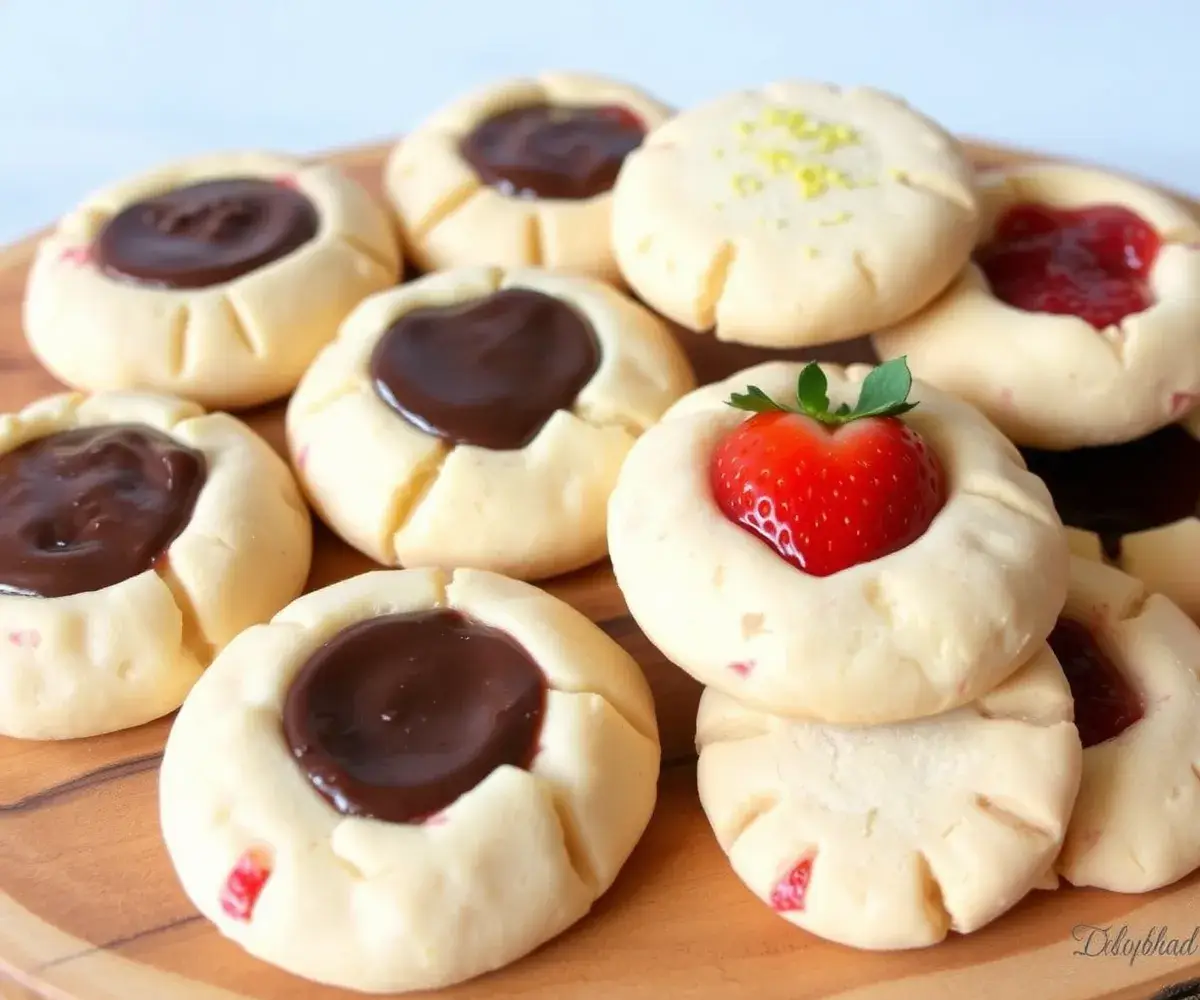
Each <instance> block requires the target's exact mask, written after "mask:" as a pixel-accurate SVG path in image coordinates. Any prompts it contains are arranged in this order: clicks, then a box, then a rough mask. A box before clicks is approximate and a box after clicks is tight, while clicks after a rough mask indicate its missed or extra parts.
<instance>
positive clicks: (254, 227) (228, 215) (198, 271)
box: [93, 177, 319, 288]
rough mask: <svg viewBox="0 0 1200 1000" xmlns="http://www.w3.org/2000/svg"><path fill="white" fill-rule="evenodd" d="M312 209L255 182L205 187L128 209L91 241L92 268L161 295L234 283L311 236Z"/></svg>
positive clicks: (294, 193)
mask: <svg viewBox="0 0 1200 1000" xmlns="http://www.w3.org/2000/svg"><path fill="white" fill-rule="evenodd" d="M318 226H319V218H318V215H317V210H316V208H315V207H314V206H313V204H312V202H311V201H309V200H308V198H307V197H305V196H304V195H303V194H302V193H300V192H299V191H298V190H296V189H295V188H293V187H288V186H285V185H283V184H280V183H276V182H274V181H270V180H264V179H261V178H255V177H233V178H227V179H223V180H212V181H203V182H201V183H199V184H190V185H188V186H187V187H181V188H175V189H174V190H172V191H167V192H165V193H164V194H160V195H157V196H155V197H153V198H147V199H145V200H143V201H138V202H134V203H133V204H132V205H129V206H128V207H127V208H124V209H122V210H121V211H120V212H118V213H117V214H116V215H114V216H113V217H112V218H111V219H110V220H109V221H108V222H107V224H105V226H104V228H103V229H102V230H101V231H100V235H99V236H98V237H97V238H96V243H95V246H94V248H93V256H94V257H95V261H96V264H97V266H98V267H99V268H100V269H101V270H102V271H104V272H106V273H108V274H111V275H113V276H115V277H120V278H125V279H129V280H131V281H136V282H139V283H142V284H147V285H153V286H156V287H159V288H204V287H206V286H208V285H216V284H220V283H221V282H224V281H232V280H233V279H234V278H239V277H241V276H242V275H243V274H248V273H249V272H251V271H254V270H257V269H258V268H260V267H262V266H264V265H265V264H270V263H271V262H272V261H275V260H278V259H279V258H281V257H284V256H286V255H287V254H289V253H291V252H292V251H293V250H296V249H297V248H298V247H300V246H302V245H303V244H305V243H307V242H308V241H309V240H311V239H312V238H313V237H314V236H316V234H317V229H318Z"/></svg>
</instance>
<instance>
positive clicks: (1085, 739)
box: [1049, 618, 1145, 749]
mask: <svg viewBox="0 0 1200 1000" xmlns="http://www.w3.org/2000/svg"><path fill="white" fill-rule="evenodd" d="M1049 642H1050V648H1051V649H1052V650H1054V655H1055V656H1057V657H1058V662H1059V663H1060V664H1062V668H1063V672H1064V673H1066V675H1067V683H1069V684H1070V685H1071V696H1072V697H1073V698H1074V699H1075V726H1076V728H1077V729H1078V730H1079V738H1080V740H1081V741H1082V743H1083V746H1084V748H1085V749H1086V748H1087V747H1092V746H1095V745H1096V744H1097V743H1104V742H1105V741H1107V740H1111V739H1112V738H1113V737H1115V736H1119V735H1120V734H1121V733H1123V732H1125V730H1126V729H1128V728H1129V727H1130V726H1132V725H1133V724H1134V723H1135V722H1137V721H1138V720H1140V719H1141V718H1142V716H1143V715H1144V714H1145V706H1144V705H1143V704H1142V699H1141V697H1140V695H1138V693H1137V692H1136V691H1134V690H1133V688H1132V687H1131V686H1130V684H1129V682H1128V681H1127V680H1126V679H1125V675H1124V674H1123V673H1121V671H1120V670H1119V669H1118V668H1117V665H1116V664H1115V663H1113V661H1112V659H1111V658H1110V657H1109V656H1108V654H1107V653H1105V652H1104V650H1103V649H1101V648H1100V644H1099V643H1098V642H1096V638H1095V636H1093V635H1092V633H1091V630H1089V629H1088V627H1087V626H1086V625H1083V624H1082V623H1080V622H1077V621H1075V620H1074V619H1071V618H1059V620H1058V623H1057V624H1056V625H1055V626H1054V631H1053V632H1051V633H1050V639H1049Z"/></svg>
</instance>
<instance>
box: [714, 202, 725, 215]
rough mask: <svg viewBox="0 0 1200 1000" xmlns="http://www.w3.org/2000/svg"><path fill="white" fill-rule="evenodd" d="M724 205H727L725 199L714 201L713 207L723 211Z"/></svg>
mask: <svg viewBox="0 0 1200 1000" xmlns="http://www.w3.org/2000/svg"><path fill="white" fill-rule="evenodd" d="M724 207H725V202H723V201H714V202H713V208H715V209H716V210H717V211H718V212H719V211H721V210H722V209H723V208H724Z"/></svg>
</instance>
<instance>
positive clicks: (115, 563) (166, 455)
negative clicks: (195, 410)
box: [0, 424, 205, 597]
mask: <svg viewBox="0 0 1200 1000" xmlns="http://www.w3.org/2000/svg"><path fill="white" fill-rule="evenodd" d="M204 480H205V461H204V456H203V455H201V454H200V453H199V452H196V451H193V450H192V449H190V448H185V447H183V446H182V445H180V444H179V443H177V442H176V441H174V440H173V439H172V438H169V437H168V436H167V435H165V434H163V433H161V432H160V431H156V430H154V429H153V428H150V427H147V426H145V425H143V424H110V425H108V426H104V427H81V428H79V429H78V430H71V431H63V432H61V433H59V434H52V435H50V436H49V437H44V438H38V439H37V440H35V441H30V442H29V443H27V444H25V445H22V446H21V447H20V448H17V449H16V450H15V451H11V452H9V453H8V454H7V455H4V456H3V457H0V593H5V594H24V595H27V596H31V597H65V596H66V595H68V594H80V593H84V592H87V591H93V590H100V589H101V588H103V587H109V586H112V585H113V584H114V583H120V582H121V581H122V580H128V579H129V578H130V577H132V576H136V575H137V574H138V573H141V572H144V571H145V570H147V569H149V568H151V567H152V566H153V565H154V563H155V562H156V561H157V560H158V558H159V557H160V556H161V555H162V554H163V552H165V551H166V548H167V546H168V545H170V544H171V542H172V541H174V539H175V537H176V536H177V535H178V534H179V533H180V532H181V531H182V530H183V529H184V527H186V526H187V523H188V521H190V520H191V517H192V509H193V508H194V507H195V505H196V498H197V497H198V496H199V495H200V490H201V487H203V485H204Z"/></svg>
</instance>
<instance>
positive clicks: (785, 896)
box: [771, 855, 816, 913]
mask: <svg viewBox="0 0 1200 1000" xmlns="http://www.w3.org/2000/svg"><path fill="white" fill-rule="evenodd" d="M814 860H816V857H815V855H814V856H810V857H807V858H804V859H803V860H801V861H798V862H796V864H795V865H793V866H792V867H791V868H790V869H789V870H788V872H787V874H786V875H784V876H783V878H781V879H780V880H779V881H778V882H776V883H775V887H774V888H773V889H772V890H771V909H773V910H774V911H775V912H776V913H794V912H798V911H800V910H803V909H804V898H805V896H807V895H808V883H809V882H810V881H812V867H813V861H814Z"/></svg>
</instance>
